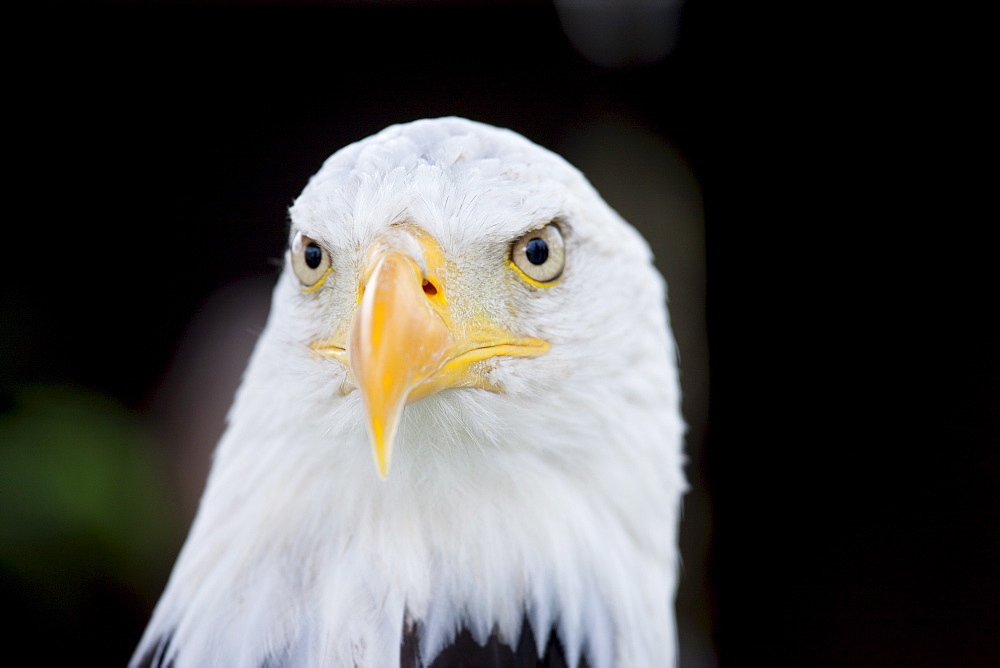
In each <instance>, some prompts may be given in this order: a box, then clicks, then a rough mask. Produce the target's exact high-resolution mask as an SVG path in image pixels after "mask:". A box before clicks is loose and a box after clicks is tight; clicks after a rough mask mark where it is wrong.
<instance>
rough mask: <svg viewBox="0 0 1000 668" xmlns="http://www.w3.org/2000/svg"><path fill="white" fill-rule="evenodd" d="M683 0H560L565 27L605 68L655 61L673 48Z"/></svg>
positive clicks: (583, 50)
mask: <svg viewBox="0 0 1000 668" xmlns="http://www.w3.org/2000/svg"><path fill="white" fill-rule="evenodd" d="M683 4H684V1H683V0H556V3H555V6H556V10H557V11H558V13H559V20H560V22H561V23H562V27H563V31H564V32H565V33H566V36H567V37H568V38H569V40H570V41H571V42H572V43H573V45H574V46H575V47H576V48H577V49H579V50H580V52H581V53H582V54H583V55H584V56H585V57H586V58H587V59H588V60H590V61H591V62H593V63H596V64H597V65H601V66H602V67H609V68H615V67H622V66H624V65H639V64H650V63H655V62H657V61H659V60H663V59H664V58H666V57H667V56H668V55H670V53H671V52H672V51H673V49H674V44H675V42H676V40H677V26H678V22H679V20H680V13H681V7H682V6H683Z"/></svg>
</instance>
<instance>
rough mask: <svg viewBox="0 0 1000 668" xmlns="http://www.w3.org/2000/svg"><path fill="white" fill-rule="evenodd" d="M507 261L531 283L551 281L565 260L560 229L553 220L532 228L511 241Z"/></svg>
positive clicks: (552, 281)
mask: <svg viewBox="0 0 1000 668" xmlns="http://www.w3.org/2000/svg"><path fill="white" fill-rule="evenodd" d="M510 261H511V263H512V264H513V265H514V266H515V267H517V269H518V270H519V271H520V272H521V273H522V274H524V276H525V277H526V278H527V279H528V280H529V282H531V283H537V284H549V283H554V282H555V280H556V279H557V278H559V277H560V276H562V272H563V266H564V265H565V263H566V255H565V244H564V242H563V236H562V232H560V230H559V226H558V225H556V224H555V223H549V224H548V225H546V226H545V227H543V228H540V229H537V230H532V231H531V232H528V233H527V234H525V235H524V236H523V237H521V238H520V239H518V240H517V241H515V242H514V245H513V246H511V249H510Z"/></svg>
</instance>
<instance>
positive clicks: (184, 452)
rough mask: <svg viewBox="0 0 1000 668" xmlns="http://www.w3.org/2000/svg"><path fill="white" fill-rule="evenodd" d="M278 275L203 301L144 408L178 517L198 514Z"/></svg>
mask: <svg viewBox="0 0 1000 668" xmlns="http://www.w3.org/2000/svg"><path fill="white" fill-rule="evenodd" d="M274 282H275V275H274V274H270V273H267V274H263V275H260V276H254V277H250V278H246V279H243V280H239V281H234V282H233V283H230V284H227V285H224V286H222V287H220V288H219V289H218V290H217V291H216V292H215V293H213V294H212V295H211V296H210V297H209V298H208V299H207V300H206V301H205V302H204V303H203V304H202V305H201V307H200V308H199V309H198V311H197V313H195V315H194V317H193V318H192V319H191V322H189V323H188V325H187V327H186V328H185V331H184V334H183V335H182V336H181V338H180V340H179V341H178V343H177V347H176V352H175V354H174V358H173V360H172V361H171V363H170V364H169V365H168V366H167V369H166V371H165V373H164V375H163V377H162V378H161V379H160V382H159V383H158V384H157V386H156V388H155V389H154V390H153V391H152V392H151V394H150V398H149V400H148V401H147V402H146V407H145V412H146V413H147V414H148V415H149V417H150V422H151V424H152V426H153V428H154V429H155V431H156V433H157V437H158V440H159V441H160V442H162V443H164V444H165V446H166V447H165V448H164V452H165V453H166V456H167V457H168V458H169V466H170V478H171V484H172V485H173V486H174V487H175V488H176V489H177V493H178V502H179V507H177V508H175V513H176V515H177V517H178V520H179V521H180V522H181V523H182V524H183V525H184V526H187V525H188V524H190V522H191V520H192V519H193V518H194V514H195V511H196V510H197V507H198V500H199V499H200V498H201V494H202V492H203V491H204V489H205V481H206V479H207V478H208V470H209V466H210V464H211V457H212V452H213V451H214V450H215V446H216V444H217V443H218V442H219V439H220V438H221V437H222V433H223V431H224V430H225V426H226V413H227V412H228V411H229V407H230V406H231V405H232V403H233V398H234V397H235V395H236V390H237V388H238V387H239V384H240V380H241V378H242V376H243V371H244V369H245V368H246V366H247V362H248V360H249V359H250V354H251V353H252V352H253V348H254V346H255V345H256V344H257V337H258V336H259V335H260V332H261V331H263V329H264V324H265V322H266V321H267V313H268V310H269V308H270V301H271V291H272V290H273V289H274Z"/></svg>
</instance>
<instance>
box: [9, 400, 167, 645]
mask: <svg viewBox="0 0 1000 668" xmlns="http://www.w3.org/2000/svg"><path fill="white" fill-rule="evenodd" d="M165 471H166V467H165V466H164V463H163V462H161V461H160V454H159V450H158V449H157V447H156V445H155V442H154V439H153V438H152V436H151V434H150V432H149V430H148V429H146V428H145V427H144V425H143V424H142V421H141V420H140V418H139V417H138V416H136V415H135V414H133V413H130V412H129V411H128V410H126V409H125V408H124V407H123V406H121V405H120V404H118V403H116V402H115V401H113V400H111V399H109V398H107V397H104V396H100V395H95V394H93V393H90V392H88V391H85V390H81V389H78V388H72V387H49V386H34V387H30V388H26V389H23V390H21V391H19V392H18V394H17V395H16V396H15V397H14V403H13V406H12V407H11V408H10V409H9V410H8V411H7V412H6V413H5V414H4V415H2V416H0V578H2V582H0V584H2V594H3V595H4V598H5V602H6V603H8V604H10V605H13V606H15V607H16V608H17V609H19V610H20V611H21V614H20V615H19V616H18V617H17V618H16V620H15V623H14V629H13V630H14V631H15V635H14V636H13V637H18V638H20V639H21V640H22V641H29V639H31V638H34V637H35V636H42V635H45V636H48V635H49V633H50V632H51V630H52V626H53V625H57V626H58V627H59V628H60V629H61V631H60V636H62V637H68V638H74V640H73V644H75V645H77V646H76V647H75V651H78V652H80V651H82V652H84V653H85V654H86V655H89V656H90V657H91V658H92V659H101V658H107V659H108V660H113V661H119V660H121V661H124V660H125V659H126V658H127V656H122V654H123V653H126V652H127V651H128V648H129V647H130V646H131V645H132V644H133V643H134V642H135V641H137V640H138V635H137V634H138V633H139V632H141V629H142V627H143V625H144V624H145V622H146V615H148V613H149V608H150V607H151V606H152V604H153V603H154V602H155V599H156V596H157V595H158V594H159V591H160V589H161V588H162V586H163V577H164V574H165V573H167V572H168V570H169V567H170V564H171V563H172V561H173V559H174V557H175V556H176V552H177V549H178V547H179V545H180V541H181V532H180V528H179V527H178V526H177V525H176V524H177V523H176V521H175V519H174V516H173V515H172V513H171V512H170V509H171V508H172V507H173V506H172V499H171V498H170V494H169V493H168V489H169V487H168V485H167V483H166V476H165ZM88 643H93V646H92V647H91V648H90V649H89V650H88V649H87V648H86V645H87V644H88ZM104 652H107V653H106V654H103V653H104ZM102 654H103V656H102Z"/></svg>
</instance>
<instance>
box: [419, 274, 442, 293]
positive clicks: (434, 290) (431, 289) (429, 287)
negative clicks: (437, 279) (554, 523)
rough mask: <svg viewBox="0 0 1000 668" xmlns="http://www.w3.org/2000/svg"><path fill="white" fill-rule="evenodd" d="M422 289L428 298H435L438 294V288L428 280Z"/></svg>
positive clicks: (425, 280)
mask: <svg viewBox="0 0 1000 668" xmlns="http://www.w3.org/2000/svg"><path fill="white" fill-rule="evenodd" d="M421 287H423V289H424V294H425V295H427V296H428V297H433V296H434V295H436V294H437V293H438V290H437V287H436V286H435V285H434V284H433V283H431V282H430V281H428V280H427V279H426V278H425V279H424V282H423V285H422V286H421Z"/></svg>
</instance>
